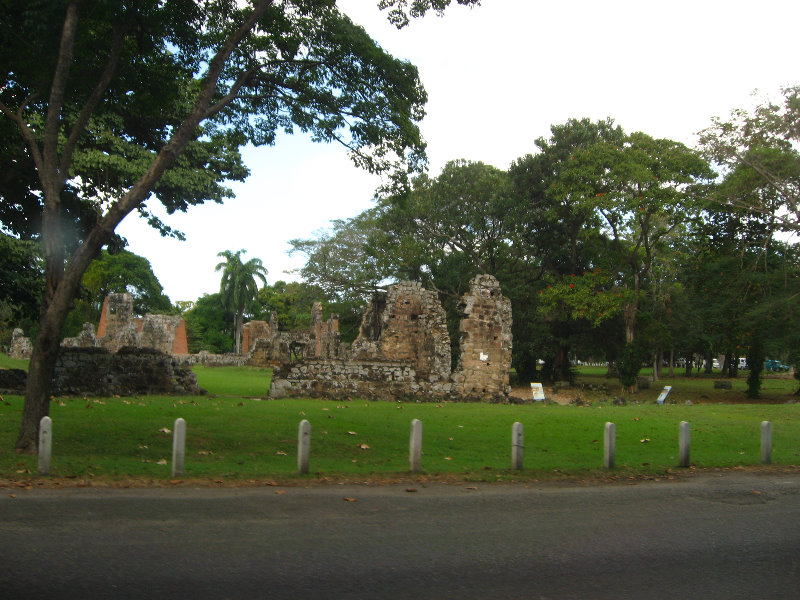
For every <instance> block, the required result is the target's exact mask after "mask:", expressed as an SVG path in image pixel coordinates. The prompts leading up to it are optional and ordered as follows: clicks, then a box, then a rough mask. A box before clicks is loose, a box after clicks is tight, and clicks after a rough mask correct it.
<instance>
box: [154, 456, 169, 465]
mask: <svg viewBox="0 0 800 600" xmlns="http://www.w3.org/2000/svg"><path fill="white" fill-rule="evenodd" d="M156 464H157V465H165V464H167V459H166V458H162V459H161V460H159V461H158V462H157V463H156Z"/></svg>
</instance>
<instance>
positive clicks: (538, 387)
mask: <svg viewBox="0 0 800 600" xmlns="http://www.w3.org/2000/svg"><path fill="white" fill-rule="evenodd" d="M531 392H533V399H534V400H536V402H542V401H543V400H544V386H542V384H541V383H532V384H531Z"/></svg>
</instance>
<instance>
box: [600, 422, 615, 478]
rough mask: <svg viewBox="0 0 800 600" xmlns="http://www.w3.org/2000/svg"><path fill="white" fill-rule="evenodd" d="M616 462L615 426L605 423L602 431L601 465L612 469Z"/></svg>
mask: <svg viewBox="0 0 800 600" xmlns="http://www.w3.org/2000/svg"><path fill="white" fill-rule="evenodd" d="M616 462H617V426H616V425H614V423H606V428H605V432H604V433H603V466H604V467H605V468H606V469H613V468H614V466H615V465H616Z"/></svg>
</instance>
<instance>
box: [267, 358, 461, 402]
mask: <svg viewBox="0 0 800 600" xmlns="http://www.w3.org/2000/svg"><path fill="white" fill-rule="evenodd" d="M450 392H451V385H450V384H449V383H431V382H428V381H424V380H423V381H420V379H419V377H418V376H417V373H416V371H414V368H413V367H412V366H411V365H410V364H409V363H407V362H390V361H375V362H369V361H353V360H324V359H320V360H310V361H306V362H302V363H297V364H294V365H285V366H284V367H283V368H281V369H279V370H277V371H275V373H274V374H273V379H272V387H271V388H270V392H269V393H270V396H271V397H273V398H285V397H306V398H308V397H311V398H320V397H321V398H350V397H358V398H364V399H371V400H391V399H398V400H399V399H412V398H413V399H416V400H423V401H437V400H443V399H447V398H449V397H450V395H451V394H450Z"/></svg>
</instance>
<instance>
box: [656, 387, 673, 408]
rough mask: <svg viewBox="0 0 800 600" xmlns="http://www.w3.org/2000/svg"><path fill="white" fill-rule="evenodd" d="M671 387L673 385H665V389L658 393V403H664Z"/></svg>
mask: <svg viewBox="0 0 800 600" xmlns="http://www.w3.org/2000/svg"><path fill="white" fill-rule="evenodd" d="M671 389H672V386H671V385H665V386H664V391H662V392H661V393H660V394H659V395H658V399H656V404H664V401H665V400H666V399H667V396H669V391H670V390H671Z"/></svg>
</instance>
